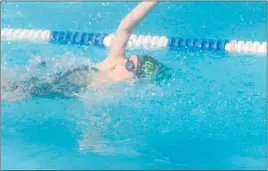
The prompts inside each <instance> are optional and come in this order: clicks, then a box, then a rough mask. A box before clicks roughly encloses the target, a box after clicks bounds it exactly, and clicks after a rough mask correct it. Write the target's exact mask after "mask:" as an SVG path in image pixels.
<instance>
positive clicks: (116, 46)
mask: <svg viewBox="0 0 268 171" xmlns="http://www.w3.org/2000/svg"><path fill="white" fill-rule="evenodd" d="M157 2H158V1H157V0H152V1H144V2H141V3H139V4H138V5H137V6H136V7H135V8H134V9H133V10H132V11H131V12H130V13H129V14H128V15H127V16H126V17H125V18H124V19H123V20H122V21H121V22H120V24H119V26H118V28H117V31H116V35H115V37H114V38H113V40H112V42H111V46H110V49H109V55H108V57H107V58H106V59H105V61H104V62H103V64H107V65H108V64H109V65H110V67H112V66H113V65H114V64H115V63H117V62H118V59H124V58H125V48H126V45H127V42H128V40H129V38H130V35H131V33H132V31H133V29H135V28H136V26H137V25H138V24H139V23H140V21H141V20H142V19H143V18H144V17H145V15H146V14H148V13H149V11H150V10H151V9H152V8H153V7H154V6H155V5H156V4H157Z"/></svg>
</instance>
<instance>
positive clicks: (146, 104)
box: [1, 2, 267, 170]
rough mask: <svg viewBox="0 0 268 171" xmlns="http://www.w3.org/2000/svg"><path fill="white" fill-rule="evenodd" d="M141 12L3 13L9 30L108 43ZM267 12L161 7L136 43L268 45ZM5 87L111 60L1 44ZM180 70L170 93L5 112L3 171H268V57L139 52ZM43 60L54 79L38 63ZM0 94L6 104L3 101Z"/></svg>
mask: <svg viewBox="0 0 268 171" xmlns="http://www.w3.org/2000/svg"><path fill="white" fill-rule="evenodd" d="M136 4H137V2H98V3H97V2H42V3H40V2H2V6H1V16H2V18H1V19H2V28H6V27H9V28H26V29H50V30H63V31H86V32H95V33H102V32H105V33H111V32H113V31H115V29H116V27H117V25H118V24H119V22H120V20H121V19H122V18H123V17H124V16H125V15H126V14H127V13H128V12H129V11H130V10H131V9H132V8H133V7H135V5H136ZM266 13H267V11H266V2H165V3H164V2H163V3H160V4H158V6H157V7H156V8H155V9H153V11H152V12H151V13H150V14H149V15H148V16H147V17H146V18H145V19H144V20H143V21H142V23H141V24H140V25H139V27H138V28H137V29H136V30H135V32H134V33H136V34H151V35H165V36H181V37H189V38H209V39H210V38H212V39H237V40H252V41H255V40H258V41H267V40H266V22H267V20H266ZM1 48H2V55H1V69H2V72H1V76H2V79H11V80H18V79H23V78H25V77H27V76H29V75H31V74H32V73H34V74H38V75H39V76H42V77H43V78H44V79H49V77H48V76H47V75H48V74H50V73H51V72H54V71H56V70H58V69H63V70H66V69H70V68H74V67H76V66H78V65H80V64H84V63H88V62H93V63H95V62H98V61H101V60H102V59H104V58H105V56H106V55H107V53H108V51H107V49H102V48H97V47H83V46H64V45H63V46H60V45H48V44H32V43H29V42H5V41H2V42H1ZM135 53H146V54H149V55H153V56H156V58H157V59H159V60H160V61H161V62H163V63H164V64H166V65H168V66H170V67H171V68H172V69H173V74H174V76H173V78H172V80H170V81H169V82H168V83H166V84H164V85H162V86H155V85H153V84H145V85H144V84H135V85H127V84H120V85H116V86H113V87H109V88H107V89H105V90H100V91H88V92H87V93H85V94H81V95H80V98H79V99H63V98H37V97H33V98H31V99H27V100H23V101H17V102H2V104H1V107H2V137H1V141H2V149H1V150H2V151H1V162H2V169H43V170H44V169H214V170H216V169H251V170H261V169H262V170H264V169H266V168H267V167H266V105H265V104H266V86H265V85H266V56H265V55H256V54H227V53H224V52H197V51H187V50H185V51H178V50H167V49H163V50H154V51H153V50H151V51H145V50H135V51H130V50H128V51H127V54H128V55H129V54H135ZM42 60H45V61H47V63H48V68H49V69H48V70H46V69H42V68H40V65H39V63H38V62H40V61H42ZM3 95H4V94H2V96H3Z"/></svg>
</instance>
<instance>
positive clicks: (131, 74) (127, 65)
mask: <svg viewBox="0 0 268 171" xmlns="http://www.w3.org/2000/svg"><path fill="white" fill-rule="evenodd" d="M137 66H138V57H137V56H131V57H130V58H129V59H124V60H122V61H121V62H119V64H117V65H116V67H115V68H114V70H113V71H112V77H113V79H114V80H115V81H127V80H132V79H134V78H135V76H136V74H135V72H136V69H137Z"/></svg>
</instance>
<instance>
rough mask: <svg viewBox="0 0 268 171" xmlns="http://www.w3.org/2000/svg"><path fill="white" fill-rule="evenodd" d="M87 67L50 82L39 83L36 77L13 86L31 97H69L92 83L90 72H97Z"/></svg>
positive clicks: (76, 69) (56, 77)
mask: <svg viewBox="0 0 268 171" xmlns="http://www.w3.org/2000/svg"><path fill="white" fill-rule="evenodd" d="M88 68H89V67H88V66H81V67H78V68H75V69H73V70H69V71H67V72H65V73H63V74H58V75H57V76H55V78H54V79H53V81H52V82H46V83H41V81H40V80H39V79H38V78H37V77H32V78H31V79H29V80H27V81H23V82H20V83H19V84H18V83H17V84H13V87H15V88H21V89H22V91H23V92H24V93H28V94H30V95H31V96H57V95H60V96H65V97H70V96H73V95H74V94H77V93H79V92H81V91H82V90H83V89H86V88H88V86H89V85H90V84H91V81H92V79H91V78H92V71H94V72H98V71H99V70H98V69H97V68H95V67H91V70H89V69H88Z"/></svg>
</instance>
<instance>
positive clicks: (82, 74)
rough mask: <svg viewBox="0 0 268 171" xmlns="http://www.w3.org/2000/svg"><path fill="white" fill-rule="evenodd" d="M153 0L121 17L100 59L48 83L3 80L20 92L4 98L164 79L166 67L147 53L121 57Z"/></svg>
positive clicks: (7, 87) (9, 88)
mask: <svg viewBox="0 0 268 171" xmlns="http://www.w3.org/2000/svg"><path fill="white" fill-rule="evenodd" d="M157 3H158V2H157V0H153V1H144V2H141V3H139V4H138V5H137V6H136V7H135V8H134V9H133V10H132V11H131V12H130V13H129V14H128V15H127V16H126V17H125V18H123V20H122V21H121V22H120V24H119V26H118V28H117V30H116V35H115V37H114V38H113V40H112V42H111V46H110V49H109V54H108V56H107V58H106V59H105V60H104V61H102V62H100V63H98V64H96V65H95V66H87V65H85V66H81V67H78V68H75V69H73V70H70V71H67V72H66V73H63V74H58V75H57V76H55V78H54V81H52V82H49V83H43V82H42V81H41V80H40V79H38V78H36V77H33V78H31V79H29V80H26V81H21V82H16V83H11V84H8V83H5V84H3V86H1V87H2V90H4V91H6V92H19V94H20V95H18V96H13V97H11V98H9V99H6V100H10V101H14V100H19V99H24V98H26V97H28V96H30V97H31V96H51V95H60V96H65V97H69V96H73V95H74V94H76V93H79V92H81V91H83V90H84V89H87V88H100V87H105V86H109V85H112V84H115V83H118V82H122V81H124V82H128V81H133V80H138V79H139V80H140V79H147V80H153V81H161V80H163V79H164V78H166V77H164V75H165V74H163V73H164V71H166V70H167V67H165V66H164V65H163V64H161V63H160V62H158V61H157V60H156V59H154V58H153V57H151V56H147V55H132V56H130V57H126V56H125V48H126V45H127V42H128V40H129V38H130V35H131V33H132V31H133V30H134V29H135V27H136V26H137V25H138V24H139V23H140V21H141V20H142V19H143V18H144V17H145V16H146V14H148V13H149V11H150V10H151V9H152V8H153V7H155V6H156V4H157ZM165 76H167V75H165ZM21 93H22V94H21ZM2 100H3V98H2Z"/></svg>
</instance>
